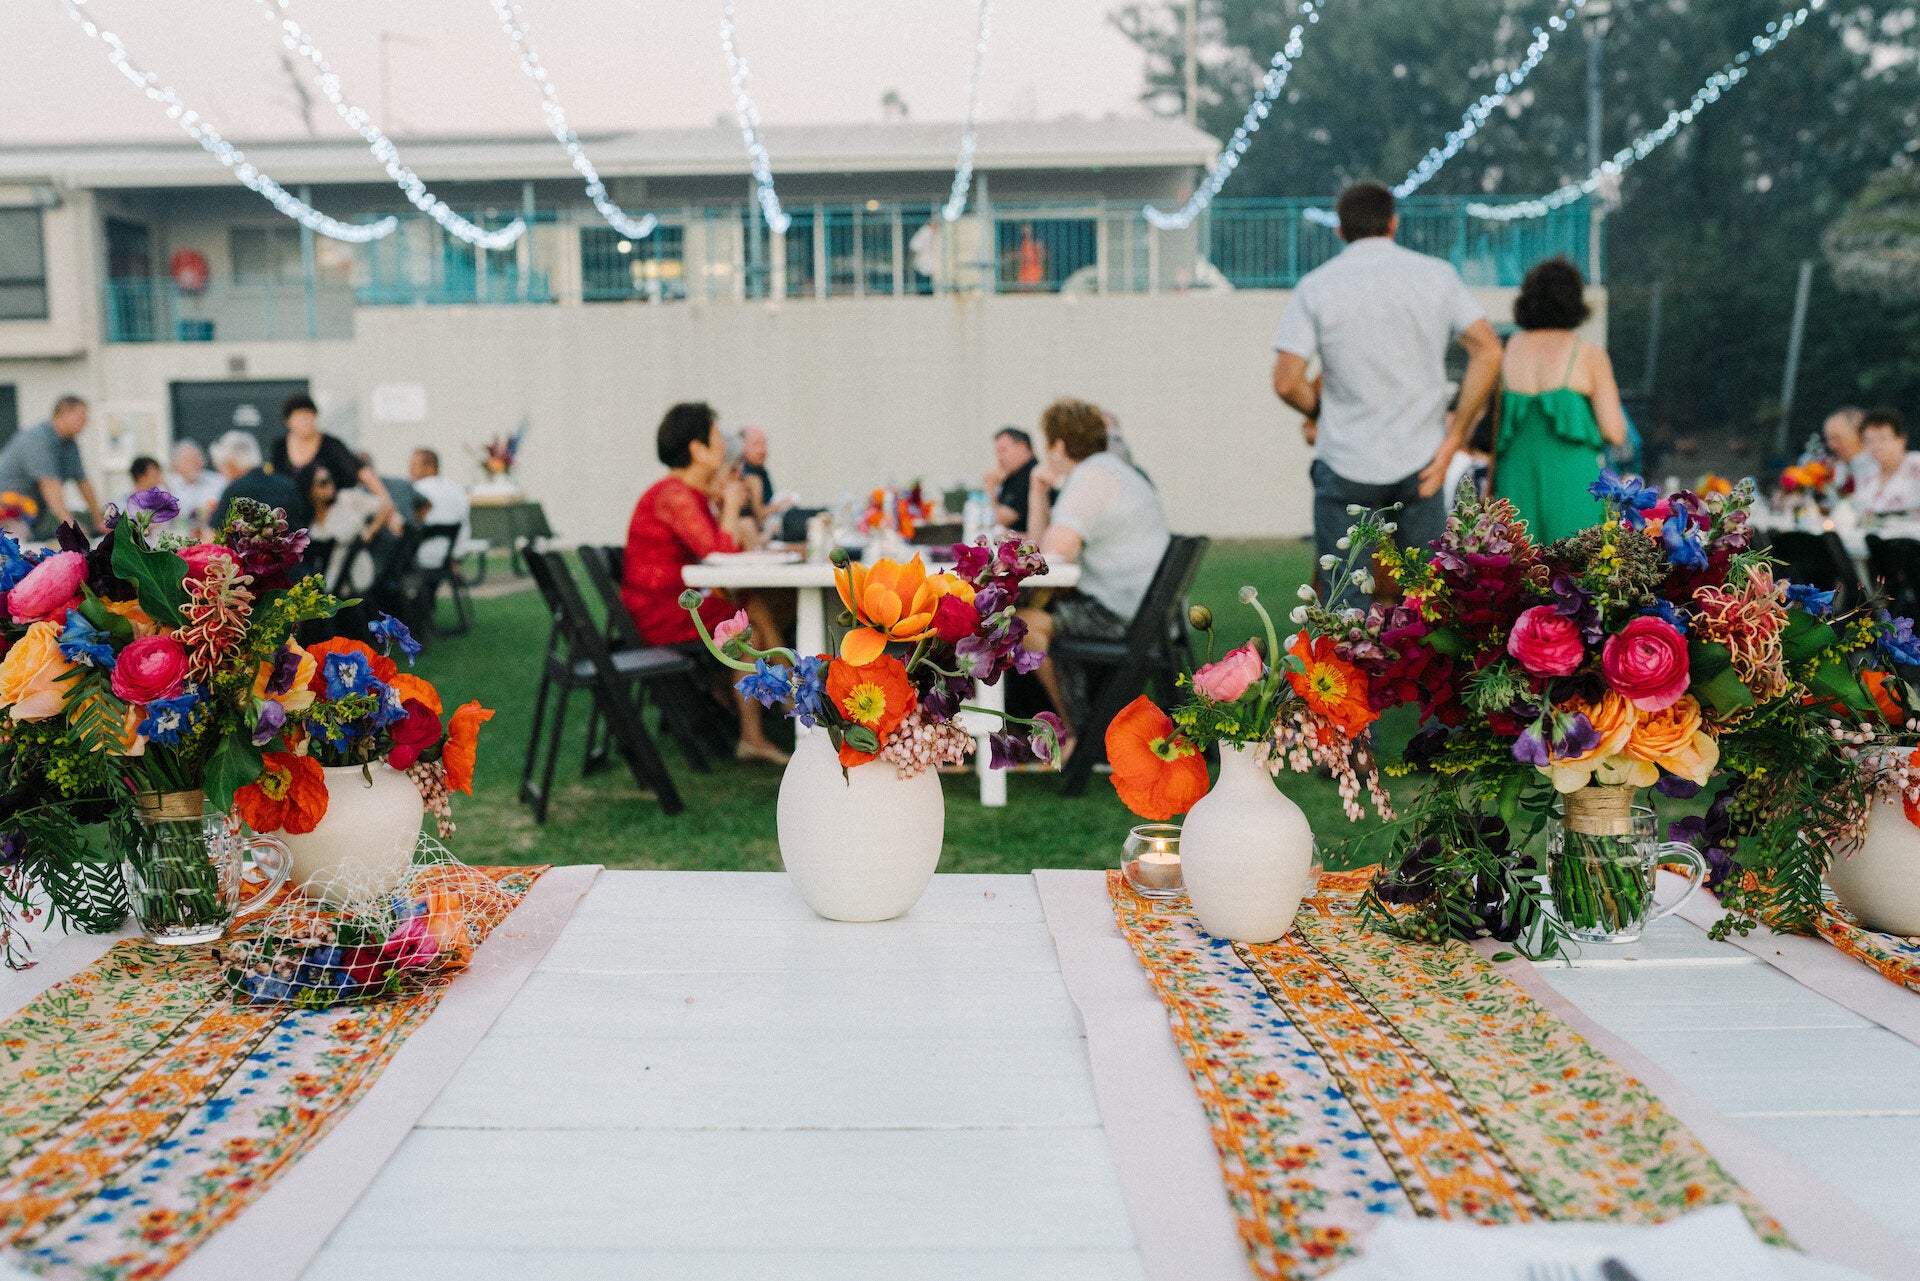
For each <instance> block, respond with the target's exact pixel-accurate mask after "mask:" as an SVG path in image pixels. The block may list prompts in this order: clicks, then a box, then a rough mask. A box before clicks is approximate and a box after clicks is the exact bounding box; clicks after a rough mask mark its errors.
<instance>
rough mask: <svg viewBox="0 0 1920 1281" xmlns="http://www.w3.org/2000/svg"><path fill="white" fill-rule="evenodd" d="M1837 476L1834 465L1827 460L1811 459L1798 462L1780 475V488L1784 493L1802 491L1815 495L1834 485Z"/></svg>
mask: <svg viewBox="0 0 1920 1281" xmlns="http://www.w3.org/2000/svg"><path fill="white" fill-rule="evenodd" d="M1835 475H1836V473H1835V471H1834V468H1833V464H1832V463H1830V462H1828V461H1827V460H1826V459H1825V458H1810V459H1807V460H1806V461H1804V462H1798V463H1795V464H1793V465H1792V466H1791V467H1788V468H1787V469H1786V470H1785V471H1783V472H1781V473H1780V483H1779V488H1780V491H1781V492H1782V493H1787V494H1793V493H1799V492H1800V491H1802V490H1811V491H1813V492H1814V493H1823V492H1825V490H1826V488H1827V486H1829V485H1831V484H1833V478H1834V476H1835Z"/></svg>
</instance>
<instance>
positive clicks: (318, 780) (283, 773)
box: [233, 752, 327, 836]
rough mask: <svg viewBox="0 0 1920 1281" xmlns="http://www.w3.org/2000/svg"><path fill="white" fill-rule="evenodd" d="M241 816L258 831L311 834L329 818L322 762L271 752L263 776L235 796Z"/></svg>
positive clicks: (325, 780) (296, 834)
mask: <svg viewBox="0 0 1920 1281" xmlns="http://www.w3.org/2000/svg"><path fill="white" fill-rule="evenodd" d="M233 800H234V804H235V805H236V806H237V807H238V808H239V810H240V817H241V818H243V819H245V820H246V823H247V826H248V827H251V828H252V829H253V830H254V831H256V832H277V831H281V830H282V829H284V830H286V831H288V832H291V833H293V834H294V835H295V836H301V835H304V834H305V833H307V832H311V831H312V830H313V829H314V828H316V827H318V826H319V825H320V820H321V819H323V818H325V817H326V816H327V777H326V775H325V774H324V773H323V772H322V771H321V769H320V762H319V761H316V760H314V759H313V758H312V757H311V756H295V755H294V754H293V753H292V752H268V753H267V761H266V768H265V769H264V770H263V771H262V772H261V774H260V777H259V778H258V779H257V780H256V781H254V782H251V783H248V784H247V785H246V786H245V787H243V788H241V789H240V790H239V791H238V792H236V793H234V797H233Z"/></svg>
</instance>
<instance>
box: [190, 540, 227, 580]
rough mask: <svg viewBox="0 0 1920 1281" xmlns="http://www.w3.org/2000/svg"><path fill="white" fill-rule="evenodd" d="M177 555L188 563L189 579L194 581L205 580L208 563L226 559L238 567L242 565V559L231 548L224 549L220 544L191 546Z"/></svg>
mask: <svg viewBox="0 0 1920 1281" xmlns="http://www.w3.org/2000/svg"><path fill="white" fill-rule="evenodd" d="M177 555H178V556H179V557H180V559H181V560H184V561H185V562H187V577H188V578H194V579H200V578H205V577H206V576H207V562H208V561H211V560H215V559H225V560H230V561H232V562H234V563H235V564H236V565H237V564H239V563H240V558H239V557H238V556H235V555H234V554H233V550H232V549H231V548H228V547H223V546H221V545H220V544H219V543H193V544H191V545H189V546H186V547H182V548H181V549H180V550H179V552H178V553H177Z"/></svg>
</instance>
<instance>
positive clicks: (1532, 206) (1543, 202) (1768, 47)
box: [1467, 0, 1826, 222]
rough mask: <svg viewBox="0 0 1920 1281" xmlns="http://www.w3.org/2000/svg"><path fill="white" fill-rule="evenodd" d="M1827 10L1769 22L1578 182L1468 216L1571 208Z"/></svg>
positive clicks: (1501, 218) (1816, 6) (1810, 8)
mask: <svg viewBox="0 0 1920 1281" xmlns="http://www.w3.org/2000/svg"><path fill="white" fill-rule="evenodd" d="M1824 8H1826V0H1808V3H1807V4H1805V5H1803V6H1802V7H1800V8H1798V9H1795V10H1793V11H1791V12H1789V13H1786V14H1783V15H1781V17H1780V18H1779V19H1777V20H1776V21H1773V22H1769V23H1768V24H1767V29H1766V30H1765V31H1764V32H1762V33H1761V34H1760V35H1757V36H1755V37H1754V38H1753V40H1752V41H1751V42H1750V47H1748V48H1746V49H1742V50H1741V51H1740V52H1739V54H1737V55H1736V56H1735V57H1734V59H1733V61H1732V62H1729V63H1728V64H1727V65H1726V66H1724V67H1722V68H1720V70H1718V71H1716V72H1714V73H1713V74H1712V75H1711V76H1708V77H1707V81H1706V83H1705V84H1703V85H1701V86H1700V88H1699V89H1697V90H1695V91H1694V95H1693V98H1692V100H1691V101H1690V102H1688V103H1687V105H1686V106H1685V107H1684V108H1681V109H1679V110H1676V111H1670V112H1668V113H1667V118H1666V120H1665V121H1664V122H1663V123H1662V124H1661V125H1660V126H1659V127H1658V128H1655V129H1649V130H1648V131H1647V132H1646V133H1643V134H1641V135H1640V136H1639V137H1638V138H1635V139H1634V140H1633V141H1632V142H1630V143H1628V144H1627V145H1626V146H1624V147H1622V148H1620V150H1618V151H1616V152H1614V153H1613V155H1612V157H1611V158H1609V159H1608V160H1606V161H1604V162H1603V163H1601V164H1600V165H1599V166H1597V167H1596V168H1595V169H1594V171H1593V172H1592V173H1590V174H1588V175H1587V176H1586V177H1585V178H1582V179H1581V180H1580V181H1579V182H1572V183H1568V184H1567V185H1566V186H1564V187H1562V188H1560V189H1559V190H1558V191H1554V192H1552V193H1550V194H1548V195H1545V196H1541V197H1540V198H1538V199H1537V200H1521V201H1516V202H1514V203H1513V204H1506V205H1494V204H1484V203H1477V202H1476V203H1474V204H1470V205H1468V206H1467V212H1468V213H1470V214H1472V215H1473V216H1474V217H1476V218H1484V219H1486V220H1488V221H1491V222H1512V221H1514V220H1515V219H1518V218H1541V217H1544V216H1546V215H1547V214H1548V213H1551V212H1552V211H1553V210H1555V209H1558V208H1560V207H1562V206H1563V205H1570V204H1572V203H1573V202H1574V201H1576V200H1578V199H1580V198H1581V197H1582V196H1588V195H1592V194H1593V193H1594V192H1595V191H1597V190H1599V189H1600V187H1601V186H1603V185H1605V184H1606V183H1608V182H1610V181H1611V180H1612V179H1614V178H1616V177H1618V176H1619V175H1620V174H1621V173H1623V172H1625V171H1626V170H1627V169H1629V168H1631V167H1632V166H1633V164H1634V163H1635V162H1636V161H1640V160H1644V159H1646V158H1647V156H1648V155H1650V154H1651V153H1652V152H1654V151H1655V150H1657V149H1658V148H1660V147H1662V146H1664V145H1666V143H1667V142H1669V141H1671V140H1672V138H1673V137H1674V135H1675V134H1677V133H1679V132H1680V131H1681V130H1682V129H1684V128H1686V127H1687V126H1688V125H1690V124H1692V123H1693V121H1694V118H1695V117H1696V116H1698V115H1699V114H1700V113H1701V112H1702V111H1704V110H1706V109H1707V108H1708V107H1710V106H1712V105H1713V104H1714V103H1716V102H1718V101H1720V95H1722V94H1723V93H1725V92H1726V91H1727V90H1729V89H1731V88H1733V87H1734V86H1735V85H1737V84H1739V83H1740V82H1741V81H1742V80H1745V79H1746V78H1747V74H1748V72H1750V71H1751V70H1752V69H1753V60H1754V59H1756V58H1761V57H1765V56H1766V55H1767V54H1769V53H1771V52H1773V50H1775V49H1777V48H1779V46H1780V42H1781V41H1783V40H1785V39H1786V38H1787V37H1788V36H1790V35H1792V34H1793V33H1794V31H1795V30H1796V29H1798V28H1799V27H1802V26H1805V25H1806V23H1807V20H1808V19H1809V18H1811V17H1812V16H1813V15H1814V14H1816V13H1818V12H1819V11H1820V10H1822V9H1824Z"/></svg>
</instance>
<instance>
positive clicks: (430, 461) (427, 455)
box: [413, 445, 440, 476]
mask: <svg viewBox="0 0 1920 1281" xmlns="http://www.w3.org/2000/svg"><path fill="white" fill-rule="evenodd" d="M413 452H414V453H416V454H418V455H419V456H420V457H422V458H424V459H426V460H427V466H429V467H431V468H433V474H434V475H436V476H438V475H439V474H440V451H439V450H437V449H428V448H427V447H426V446H425V445H422V446H420V447H419V448H418V449H416V450H414V451H413Z"/></svg>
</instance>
